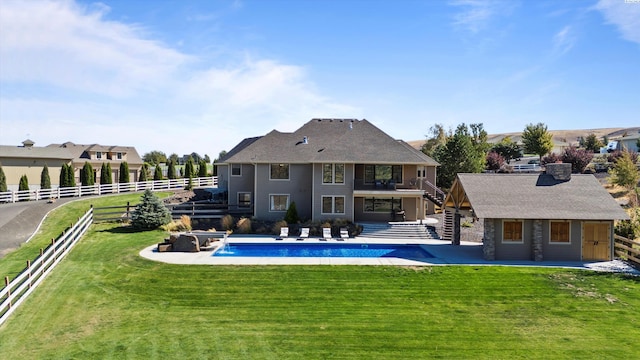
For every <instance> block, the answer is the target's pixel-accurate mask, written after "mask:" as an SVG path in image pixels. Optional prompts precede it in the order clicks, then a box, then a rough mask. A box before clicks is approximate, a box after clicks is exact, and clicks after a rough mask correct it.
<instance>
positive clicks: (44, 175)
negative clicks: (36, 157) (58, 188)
mask: <svg viewBox="0 0 640 360" xmlns="http://www.w3.org/2000/svg"><path fill="white" fill-rule="evenodd" d="M40 189H51V178H50V177H49V167H48V166H47V164H44V167H43V168H42V172H41V173H40Z"/></svg>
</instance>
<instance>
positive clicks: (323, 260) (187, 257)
mask: <svg viewBox="0 0 640 360" xmlns="http://www.w3.org/2000/svg"><path fill="white" fill-rule="evenodd" d="M228 242H230V243H234V242H242V243H272V244H282V243H297V244H299V243H325V244H326V243H354V244H420V245H422V246H423V247H424V249H425V250H426V251H428V252H429V253H430V254H431V255H433V256H434V257H433V258H426V259H413V260H410V259H400V258H337V257H333V258H329V257H227V256H220V257H215V256H212V254H213V250H209V251H200V252H192V253H187V252H158V251H157V250H156V249H157V245H152V246H149V247H147V248H145V249H143V250H142V251H140V255H141V256H142V257H144V258H147V259H149V260H153V261H159V262H165V263H169V264H184V265H386V266H389V265H391V266H443V265H471V266H531V267H559V268H574V269H588V270H597V271H615V272H624V273H629V274H635V275H640V271H638V270H635V269H633V268H632V267H630V266H628V265H626V264H625V263H623V262H621V261H606V262H582V261H539V262H536V261H525V260H511V261H487V260H484V259H483V258H482V244H481V243H475V242H462V244H461V245H459V246H454V245H451V243H450V242H448V241H444V240H409V239H391V238H388V239H380V238H375V239H374V238H366V237H356V238H350V239H345V240H343V239H330V240H324V239H320V238H306V239H304V240H298V239H296V238H285V239H283V240H276V239H275V238H274V237H273V236H255V235H253V236H242V235H231V236H229V238H228Z"/></svg>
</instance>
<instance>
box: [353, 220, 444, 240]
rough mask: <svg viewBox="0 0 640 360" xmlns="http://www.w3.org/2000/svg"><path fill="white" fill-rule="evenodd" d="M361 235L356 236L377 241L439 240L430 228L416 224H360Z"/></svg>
mask: <svg viewBox="0 0 640 360" xmlns="http://www.w3.org/2000/svg"><path fill="white" fill-rule="evenodd" d="M360 225H362V228H363V229H362V233H360V235H358V236H362V237H368V238H379V239H417V240H433V239H436V240H438V239H440V237H439V236H438V234H437V233H436V231H435V229H434V228H433V227H431V226H427V225H424V224H418V223H360Z"/></svg>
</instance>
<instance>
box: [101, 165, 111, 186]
mask: <svg viewBox="0 0 640 360" xmlns="http://www.w3.org/2000/svg"><path fill="white" fill-rule="evenodd" d="M111 183H113V177H112V175H111V165H110V164H109V163H102V167H101V168H100V184H111Z"/></svg>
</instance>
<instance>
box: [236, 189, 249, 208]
mask: <svg viewBox="0 0 640 360" xmlns="http://www.w3.org/2000/svg"><path fill="white" fill-rule="evenodd" d="M250 206H251V193H250V192H239V193H238V207H250Z"/></svg>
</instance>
